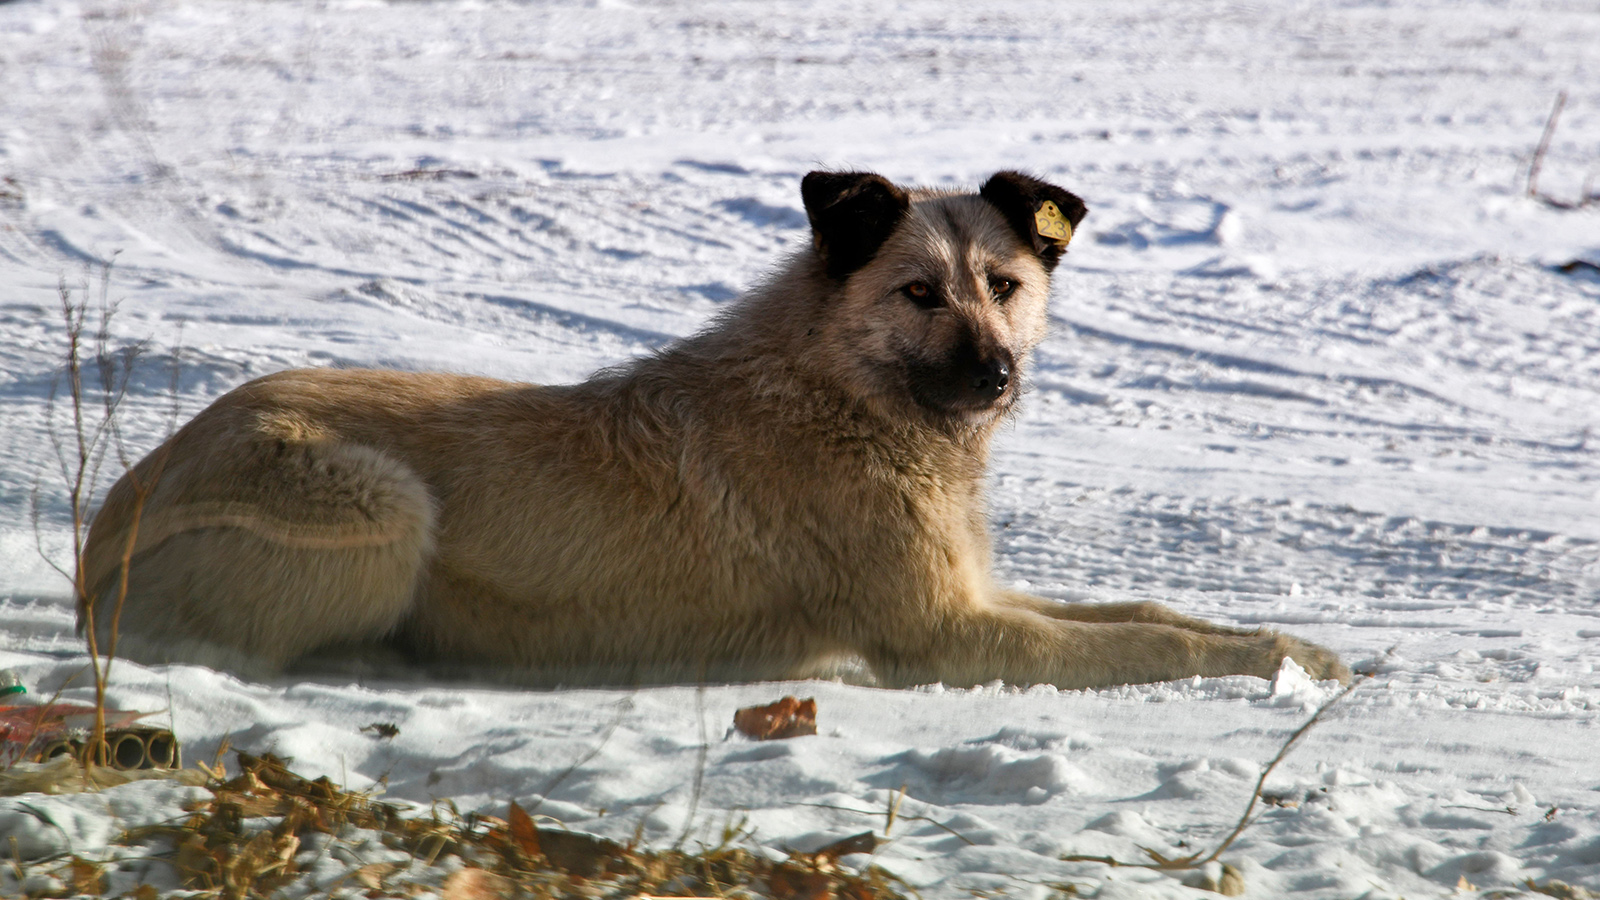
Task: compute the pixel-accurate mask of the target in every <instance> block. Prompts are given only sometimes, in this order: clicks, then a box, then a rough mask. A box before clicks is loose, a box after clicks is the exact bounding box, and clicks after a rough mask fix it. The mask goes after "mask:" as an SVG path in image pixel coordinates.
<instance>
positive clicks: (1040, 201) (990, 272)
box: [800, 172, 1086, 426]
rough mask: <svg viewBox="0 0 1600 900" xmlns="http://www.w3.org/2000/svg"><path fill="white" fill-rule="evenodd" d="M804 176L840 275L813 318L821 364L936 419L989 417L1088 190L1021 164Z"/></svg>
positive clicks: (822, 250)
mask: <svg viewBox="0 0 1600 900" xmlns="http://www.w3.org/2000/svg"><path fill="white" fill-rule="evenodd" d="M800 190H801V194H802V197H803V199H804V201H805V207H806V214H807V216H808V217H809V218H810V220H811V232H812V245H813V250H814V252H815V253H816V255H817V262H818V263H819V264H820V266H821V268H822V270H823V271H824V272H825V273H826V277H827V278H828V279H830V280H831V281H832V282H833V283H834V284H835V286H836V291H835V292H834V294H833V296H832V298H831V299H830V300H829V305H828V308H826V309H824V310H823V311H822V317H821V319H822V321H821V324H820V326H819V327H818V331H819V332H820V333H819V335H818V336H819V337H820V338H822V340H821V342H820V344H819V345H818V346H819V349H820V350H821V351H822V352H824V353H826V354H828V355H829V356H830V357H832V358H831V359H829V361H828V365H829V368H830V370H832V371H834V372H840V371H844V372H848V373H849V375H848V376H847V380H848V382H849V383H850V385H851V386H852V388H853V389H855V390H858V391H861V392H863V393H866V394H870V395H872V396H873V397H875V398H877V399H879V400H887V401H889V402H890V403H908V404H913V405H915V406H916V407H918V408H920V409H921V410H922V411H924V413H926V414H927V415H929V416H932V417H934V418H935V419H937V420H939V421H943V422H949V423H954V424H960V425H967V426H976V425H985V424H989V423H992V422H994V421H996V420H997V419H998V418H999V417H1000V416H1001V415H1002V414H1003V413H1004V412H1005V411H1006V410H1007V409H1009V408H1010V407H1011V405H1012V403H1013V402H1014V401H1015V399H1016V396H1017V392H1018V388H1019V382H1020V376H1021V374H1022V369H1023V367H1024V365H1025V364H1026V363H1027V360H1028V356H1029V353H1030V351H1031V350H1032V349H1033V347H1034V345H1035V344H1037V343H1038V342H1039V340H1040V339H1041V338H1043V337H1044V332H1045V323H1046V312H1045V307H1046V303H1047V301H1048V298H1049V293H1050V273H1051V271H1052V270H1053V269H1054V268H1055V266H1056V263H1058V262H1059V261H1060V259H1061V256H1062V254H1063V253H1064V252H1065V251H1066V247H1067V242H1068V241H1069V240H1070V239H1071V236H1072V231H1073V229H1075V228H1077V226H1078V223H1079V222H1080V221H1082V220H1083V217H1084V214H1085V212H1086V208H1085V207H1084V205H1083V201H1082V200H1079V199H1078V198H1077V197H1076V196H1074V195H1073V194H1071V193H1069V192H1067V191H1065V190H1062V189H1061V188H1059V187H1056V186H1055V185H1052V184H1048V183H1046V182H1043V181H1040V180H1038V179H1036V178H1031V177H1029V176H1027V175H1023V174H1021V173H1018V172H1000V173H998V174H996V175H995V176H994V177H992V178H990V179H989V180H988V181H987V182H985V183H984V185H983V187H982V188H981V189H980V190H979V191H978V193H976V194H967V193H951V192H943V191H907V190H904V189H902V188H899V187H896V186H895V185H894V184H891V183H890V182H889V181H888V180H886V179H885V178H883V177H882V176H880V175H874V174H871V173H866V172H812V173H811V174H809V175H807V176H806V177H805V180H804V181H803V182H802V183H801V188H800Z"/></svg>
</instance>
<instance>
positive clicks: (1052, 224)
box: [1033, 200, 1072, 247]
mask: <svg viewBox="0 0 1600 900" xmlns="http://www.w3.org/2000/svg"><path fill="white" fill-rule="evenodd" d="M1033 230H1035V231H1037V232H1039V236H1040V237H1046V238H1049V239H1050V240H1052V241H1055V242H1056V243H1057V244H1059V245H1060V246H1062V247H1065V246H1066V245H1067V244H1068V242H1070V241H1071V240H1072V223H1071V222H1068V221H1067V217H1066V216H1063V215H1062V214H1061V210H1060V209H1059V208H1058V207H1057V206H1056V205H1055V203H1053V202H1051V201H1049V200H1046V201H1044V203H1042V204H1040V205H1039V210H1038V212H1035V213H1034V214H1033Z"/></svg>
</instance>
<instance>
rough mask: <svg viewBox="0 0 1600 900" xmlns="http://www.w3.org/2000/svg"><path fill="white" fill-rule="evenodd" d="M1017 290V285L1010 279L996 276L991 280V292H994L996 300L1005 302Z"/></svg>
mask: <svg viewBox="0 0 1600 900" xmlns="http://www.w3.org/2000/svg"><path fill="white" fill-rule="evenodd" d="M1016 289H1017V283H1016V282H1015V281H1012V280H1011V279H1009V278H1000V277H998V276H996V277H994V278H990V279H989V290H991V291H993V292H994V296H995V299H997V300H1004V299H1005V298H1007V297H1009V296H1011V292H1012V291H1014V290H1016Z"/></svg>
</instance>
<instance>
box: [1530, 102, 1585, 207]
mask: <svg viewBox="0 0 1600 900" xmlns="http://www.w3.org/2000/svg"><path fill="white" fill-rule="evenodd" d="M1566 105H1567V92H1566V91H1565V90H1563V91H1560V92H1558V93H1557V94H1556V102H1555V106H1552V107H1551V108H1550V117H1549V118H1547V119H1545V122H1544V133H1543V134H1541V135H1540V136H1539V146H1538V147H1536V148H1534V151H1533V159H1532V160H1530V161H1529V162H1528V183H1527V194H1528V196H1529V197H1532V198H1533V199H1535V200H1538V201H1539V202H1540V203H1543V204H1545V205H1546V206H1553V207H1555V208H1556V209H1582V208H1584V207H1585V206H1588V205H1589V204H1591V203H1595V202H1600V194H1596V193H1592V192H1591V190H1590V186H1591V185H1592V184H1593V180H1592V179H1593V175H1592V174H1591V175H1588V176H1585V177H1584V179H1583V190H1582V191H1580V192H1579V194H1578V199H1577V201H1576V202H1571V201H1567V200H1558V199H1556V198H1555V197H1552V196H1550V195H1549V194H1547V193H1544V192H1543V191H1541V190H1539V172H1540V171H1541V170H1543V168H1544V157H1545V154H1546V153H1549V152H1550V141H1551V140H1552V139H1553V138H1554V137H1555V134H1556V123H1557V122H1558V121H1559V120H1560V119H1561V110H1562V109H1564V108H1565V107H1566Z"/></svg>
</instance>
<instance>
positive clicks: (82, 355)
mask: <svg viewBox="0 0 1600 900" xmlns="http://www.w3.org/2000/svg"><path fill="white" fill-rule="evenodd" d="M114 262H115V257H113V258H112V259H111V260H107V261H106V262H105V263H103V264H102V265H101V266H100V272H99V282H100V290H99V303H98V304H97V307H98V308H97V309H96V310H94V311H95V312H96V313H97V316H96V317H95V320H93V321H92V322H91V317H90V313H91V302H90V299H89V297H90V293H91V292H90V289H89V283H88V279H87V277H85V279H84V283H83V284H82V285H81V287H80V289H79V291H78V293H77V295H76V296H74V294H73V291H72V289H71V288H69V287H68V286H67V282H66V279H65V278H63V279H62V280H61V282H60V284H59V285H58V287H57V294H58V296H59V298H60V301H61V318H62V324H63V326H64V329H65V335H66V348H65V351H64V353H63V359H62V370H61V372H60V375H59V376H58V377H57V378H56V379H55V380H54V381H53V382H52V383H51V386H50V393H49V396H48V397H47V399H46V401H45V429H46V432H47V433H48V435H49V439H50V445H51V448H52V450H53V451H54V453H55V458H56V463H57V465H58V466H59V469H60V474H61V477H62V480H63V481H64V482H65V483H66V485H67V503H68V506H69V513H70V517H71V523H72V525H71V528H72V571H70V572H68V571H67V570H65V569H63V568H62V567H61V566H60V565H58V564H57V563H56V562H55V560H53V559H51V558H50V555H49V554H48V553H47V552H46V551H45V549H44V546H43V531H42V529H41V527H40V515H41V505H42V484H41V483H40V482H39V481H36V482H35V483H34V490H33V498H32V508H31V513H32V519H33V529H34V536H35V539H36V542H37V543H38V545H39V553H40V555H41V556H43V557H44V558H45V561H46V562H47V563H48V564H49V565H50V567H51V568H53V569H55V570H56V571H57V572H60V573H61V575H62V576H63V577H65V578H66V579H67V580H68V581H70V582H71V583H72V589H73V598H74V600H75V601H76V604H77V608H78V613H79V616H80V630H82V631H83V632H84V633H85V636H86V638H87V641H88V646H89V665H90V668H91V671H92V673H93V677H94V706H95V717H94V727H93V731H92V733H91V734H90V736H89V745H88V746H89V748H90V749H89V752H87V753H86V754H85V755H84V761H85V763H86V764H93V765H101V766H103V765H106V764H107V762H108V758H107V754H108V752H109V747H108V746H107V744H106V739H105V733H106V719H105V702H106V686H107V684H108V683H109V680H110V677H111V662H112V660H113V659H114V658H115V656H116V652H117V637H118V625H119V623H120V621H121V618H122V607H123V603H124V601H125V600H126V599H127V595H128V568H129V564H130V562H131V560H132V558H133V549H134V547H135V546H136V543H137V541H138V537H139V519H140V512H141V511H142V509H143V507H144V502H145V500H146V499H147V498H148V497H149V496H150V494H151V492H152V491H154V489H155V485H156V482H158V481H159V480H160V478H161V470H162V468H163V467H164V463H165V459H164V457H163V458H158V459H157V460H156V463H155V465H154V467H153V469H152V471H151V472H150V474H149V475H147V476H145V477H142V478H141V477H139V476H133V475H132V459H131V457H130V456H129V454H128V450H127V446H126V444H125V443H124V441H123V435H122V427H121V412H122V403H123V401H124V400H125V399H126V398H127V395H128V383H129V381H130V379H131V378H132V376H133V370H134V366H135V364H136V363H137V361H138V359H139V357H140V356H141V355H143V353H144V350H145V348H146V346H147V344H148V341H137V342H134V343H131V344H125V345H123V346H120V347H114V346H113V345H112V339H111V321H112V319H113V317H114V316H115V315H116V311H117V304H116V303H114V302H112V301H111V300H110V298H109V294H110V286H111V266H112V264H113V263H114ZM91 324H92V325H93V330H92V331H91V330H90V328H91ZM178 359H179V356H178V354H176V353H175V354H174V356H173V360H174V362H173V372H172V390H171V393H172V398H173V404H172V414H171V416H170V421H169V428H168V430H169V432H170V431H171V429H172V427H175V426H176V421H177V388H178V384H177V379H178V373H179V369H178ZM85 369H88V370H89V371H88V375H89V378H90V379H92V381H90V382H89V383H86V379H85V374H86V373H85ZM63 381H64V382H65V385H66V397H65V400H64V402H65V404H66V405H67V411H66V412H67V416H68V417H69V419H70V427H68V428H67V430H66V433H65V434H63V433H62V429H61V428H59V427H58V425H57V419H58V411H59V409H60V406H61V404H62V402H63V398H62V397H61V389H62V382H63ZM108 452H115V454H116V456H117V460H118V462H120V463H121V465H122V467H123V468H124V469H125V470H128V471H129V474H130V476H131V483H132V484H133V488H134V494H135V501H134V508H133V515H132V525H131V527H130V528H129V530H128V536H127V541H126V543H125V544H124V546H123V548H122V555H121V558H120V560H119V563H120V566H119V569H120V572H119V576H120V577H119V578H118V581H117V585H116V588H117V590H116V594H115V599H114V602H113V605H112V609H111V615H110V621H109V631H108V635H107V637H108V640H107V641H106V646H105V647H104V648H103V649H104V653H103V654H102V648H101V646H100V631H99V628H98V627H97V622H96V618H97V616H98V615H99V614H100V613H101V612H102V610H100V609H98V608H97V606H98V603H97V600H98V599H99V598H97V597H95V596H92V595H91V593H90V591H91V587H92V586H91V585H88V584H86V583H85V581H86V579H85V572H84V562H85V560H84V552H83V551H84V542H85V540H86V538H87V537H88V529H89V522H90V520H91V518H92V516H91V515H90V508H91V504H92V503H93V500H94V497H95V494H96V489H97V487H98V485H99V479H100V474H101V469H102V466H103V464H104V462H105V456H106V454H107V453H108Z"/></svg>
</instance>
